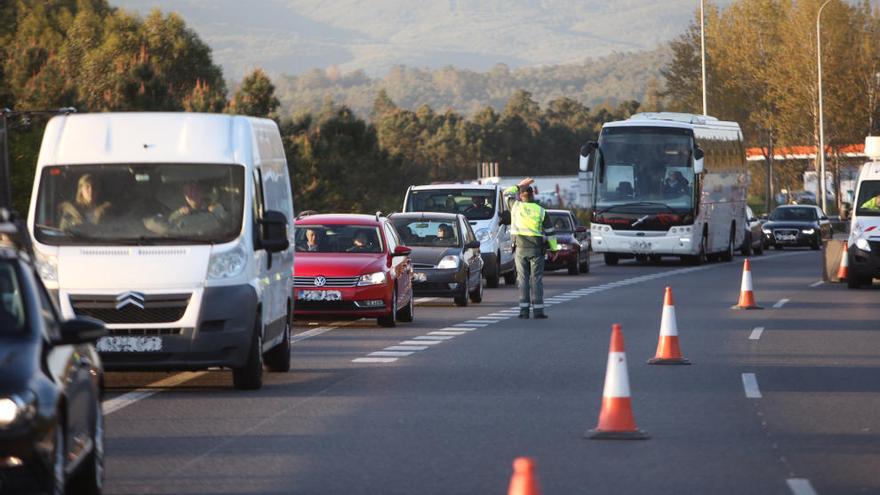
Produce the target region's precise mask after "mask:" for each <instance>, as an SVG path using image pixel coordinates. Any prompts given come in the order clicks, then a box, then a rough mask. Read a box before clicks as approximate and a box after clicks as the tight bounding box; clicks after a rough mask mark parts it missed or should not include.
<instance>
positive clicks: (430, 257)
mask: <svg viewBox="0 0 880 495" xmlns="http://www.w3.org/2000/svg"><path fill="white" fill-rule="evenodd" d="M389 218H390V219H391V222H392V223H393V224H394V227H395V228H396V229H397V233H398V235H399V236H400V240H401V241H402V242H403V244H404V245H406V247H408V248H410V249H412V253H411V254H410V259H411V260H412V262H413V270H414V273H413V293H414V294H415V295H417V296H435V297H452V298H453V299H454V301H455V304H456V306H467V304H468V300H470V301H473V302H475V303H478V302H480V301H482V300H483V278H482V275H481V273H482V270H483V259H482V257H481V256H480V241H478V240H477V238H476V236H475V235H474V231H473V230H472V229H471V226H470V224H468V220H467V218H466V217H465V216H464V215H461V214H452V213H395V214H393V215H391V216H390V217H389Z"/></svg>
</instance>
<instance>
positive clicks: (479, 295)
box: [471, 278, 483, 303]
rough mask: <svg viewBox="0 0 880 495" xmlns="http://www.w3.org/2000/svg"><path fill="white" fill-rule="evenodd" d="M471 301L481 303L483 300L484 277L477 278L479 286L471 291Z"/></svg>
mask: <svg viewBox="0 0 880 495" xmlns="http://www.w3.org/2000/svg"><path fill="white" fill-rule="evenodd" d="M471 302H474V303H481V302H483V279H482V278H480V279H479V280H477V288H476V289H475V290H474V291H473V292H471Z"/></svg>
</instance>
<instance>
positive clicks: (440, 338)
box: [413, 335, 454, 344]
mask: <svg viewBox="0 0 880 495" xmlns="http://www.w3.org/2000/svg"><path fill="white" fill-rule="evenodd" d="M451 338H454V337H453V336H451V335H449V336H446V335H431V336H428V335H420V336H418V337H413V340H449V339H451ZM425 343H426V344H427V342H425Z"/></svg>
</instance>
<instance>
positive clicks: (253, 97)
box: [228, 69, 281, 117]
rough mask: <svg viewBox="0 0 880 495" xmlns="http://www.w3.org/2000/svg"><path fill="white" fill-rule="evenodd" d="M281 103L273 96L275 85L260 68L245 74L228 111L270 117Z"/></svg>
mask: <svg viewBox="0 0 880 495" xmlns="http://www.w3.org/2000/svg"><path fill="white" fill-rule="evenodd" d="M279 106H281V103H280V102H279V101H278V98H276V97H275V85H274V84H272V81H271V80H270V79H269V76H268V75H266V73H265V72H263V70H262V69H254V71H253V72H251V73H250V74H248V75H247V76H245V78H244V80H242V82H241V87H239V88H238V90H237V91H236V92H235V96H234V97H233V98H232V101H231V102H230V103H229V109H228V111H229V112H230V113H237V114H240V115H250V116H253V117H271V116H273V115H274V114H275V111H276V110H278V107H279Z"/></svg>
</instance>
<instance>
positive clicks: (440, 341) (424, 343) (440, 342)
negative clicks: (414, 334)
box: [400, 340, 443, 345]
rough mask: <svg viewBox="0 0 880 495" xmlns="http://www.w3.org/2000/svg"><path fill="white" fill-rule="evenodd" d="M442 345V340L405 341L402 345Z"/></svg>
mask: <svg viewBox="0 0 880 495" xmlns="http://www.w3.org/2000/svg"><path fill="white" fill-rule="evenodd" d="M442 343H443V341H442V340H404V341H403V342H401V343H400V345H426V344H427V345H434V344H442Z"/></svg>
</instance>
